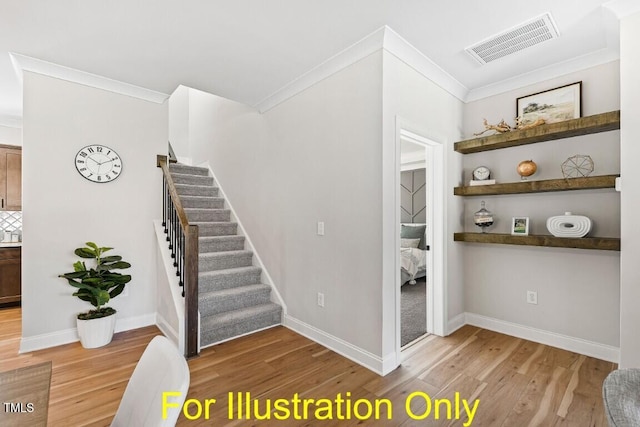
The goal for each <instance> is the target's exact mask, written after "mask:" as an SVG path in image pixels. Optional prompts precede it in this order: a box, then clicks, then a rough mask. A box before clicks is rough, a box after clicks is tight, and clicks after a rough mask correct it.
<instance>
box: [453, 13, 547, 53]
mask: <svg viewBox="0 0 640 427" xmlns="http://www.w3.org/2000/svg"><path fill="white" fill-rule="evenodd" d="M557 37H558V29H557V28H556V25H555V23H554V22H553V18H551V14H549V13H546V14H544V15H542V16H539V17H537V18H535V19H533V20H531V21H527V22H525V23H523V24H520V25H518V26H517V27H515V28H512V29H510V30H507V31H505V32H503V33H500V34H496V35H495V36H492V37H490V38H489V39H487V40H484V41H482V42H480V43H477V44H475V45H473V46H470V47H468V48H466V49H465V50H466V51H467V53H468V54H469V55H471V56H473V57H474V58H475V59H476V60H477V61H478V62H480V63H481V64H487V63H489V62H491V61H495V60H496V59H499V58H502V57H504V56H507V55H511V54H512V53H515V52H519V51H521V50H524V49H526V48H528V47H531V46H535V45H537V44H539V43H542V42H545V41H547V40H551V39H555V38H557Z"/></svg>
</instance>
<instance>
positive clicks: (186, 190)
mask: <svg viewBox="0 0 640 427" xmlns="http://www.w3.org/2000/svg"><path fill="white" fill-rule="evenodd" d="M176 190H177V191H178V195H179V196H207V197H216V196H218V187H214V186H212V185H189V184H176Z"/></svg>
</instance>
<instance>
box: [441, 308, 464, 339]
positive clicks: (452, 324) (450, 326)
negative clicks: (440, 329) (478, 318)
mask: <svg viewBox="0 0 640 427" xmlns="http://www.w3.org/2000/svg"><path fill="white" fill-rule="evenodd" d="M466 324H467V320H466V313H460V314H458V315H457V316H456V317H454V318H453V319H449V321H448V322H447V331H446V334H447V335H451V334H452V333H454V332H455V331H457V330H458V329H460V328H462V327H463V326H464V325H466Z"/></svg>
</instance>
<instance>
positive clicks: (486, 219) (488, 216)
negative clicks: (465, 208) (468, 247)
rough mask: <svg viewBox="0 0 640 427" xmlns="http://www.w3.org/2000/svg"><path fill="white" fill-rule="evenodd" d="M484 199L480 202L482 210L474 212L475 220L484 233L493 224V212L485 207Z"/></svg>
mask: <svg viewBox="0 0 640 427" xmlns="http://www.w3.org/2000/svg"><path fill="white" fill-rule="evenodd" d="M484 206H485V204H484V200H483V201H482V202H481V203H480V210H479V211H478V212H476V213H474V214H473V222H474V224H475V225H477V226H478V227H480V229H482V232H483V233H486V232H487V227H489V226H491V225H493V214H492V213H491V212H489V211H488V210H487V209H485V207H484Z"/></svg>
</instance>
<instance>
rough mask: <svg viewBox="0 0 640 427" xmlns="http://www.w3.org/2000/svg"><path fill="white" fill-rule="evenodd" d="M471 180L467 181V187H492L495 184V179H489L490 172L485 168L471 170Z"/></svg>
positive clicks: (479, 167)
mask: <svg viewBox="0 0 640 427" xmlns="http://www.w3.org/2000/svg"><path fill="white" fill-rule="evenodd" d="M472 175H473V179H472V180H471V181H469V185H471V186H473V185H493V184H495V183H496V180H495V179H489V178H490V177H491V170H489V168H488V167H486V166H478V167H477V168H475V169H474V170H473V174H472Z"/></svg>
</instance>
